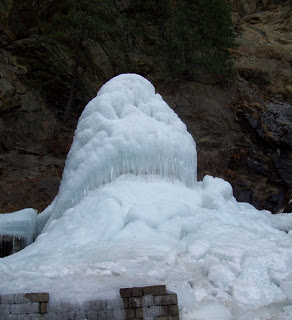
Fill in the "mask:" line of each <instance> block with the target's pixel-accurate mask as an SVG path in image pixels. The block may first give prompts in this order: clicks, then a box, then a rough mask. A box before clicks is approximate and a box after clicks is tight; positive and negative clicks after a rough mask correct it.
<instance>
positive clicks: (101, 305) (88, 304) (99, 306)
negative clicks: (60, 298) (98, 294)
mask: <svg viewBox="0 0 292 320" xmlns="http://www.w3.org/2000/svg"><path fill="white" fill-rule="evenodd" d="M81 309H83V310H88V311H89V310H91V311H98V310H106V309H107V301H106V300H90V301H85V302H84V303H83V304H82V306H81Z"/></svg>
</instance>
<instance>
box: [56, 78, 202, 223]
mask: <svg viewBox="0 0 292 320" xmlns="http://www.w3.org/2000/svg"><path fill="white" fill-rule="evenodd" d="M196 164H197V155H196V145H195V142H194V140H193V139H192V137H191V135H190V134H189V133H188V132H187V129H186V126H185V125H184V124H183V123H182V122H181V120H180V119H179V118H178V116H177V115H176V114H175V113H174V112H173V110H172V109H170V108H169V106H168V105H167V104H166V103H165V102H164V101H163V99H162V98H161V96H160V95H159V94H155V88H154V87H153V85H152V84H151V83H150V82H149V81H148V80H146V79H145V78H143V77H141V76H139V75H136V74H123V75H119V76H117V77H115V78H113V79H111V80H110V81H108V82H107V83H106V84H105V85H104V86H103V87H102V88H101V89H100V91H99V92H98V94H97V96H96V98H94V99H93V100H91V101H90V102H89V103H88V105H87V106H86V108H85V109H84V111H83V113H82V115H81V117H80V119H79V122H78V126H77V129H76V132H75V137H74V141H73V144H72V146H71V149H70V152H69V154H68V157H67V160H66V165H65V169H64V172H63V178H62V182H61V185H60V189H59V194H58V197H57V199H56V205H55V207H54V209H53V210H52V213H51V219H50V221H51V220H53V219H58V218H59V217H60V216H61V215H62V214H63V212H64V211H65V210H66V209H68V208H70V207H73V206H74V205H75V204H76V203H78V201H79V200H80V199H82V198H83V197H84V196H85V195H86V194H87V193H88V191H89V190H92V189H94V188H96V187H98V186H100V185H102V184H104V183H109V182H111V181H114V180H115V179H116V178H117V177H119V176H120V175H122V174H127V173H133V174H136V175H141V174H147V175H149V174H157V175H160V176H162V177H173V178H175V179H178V180H180V181H182V182H183V183H185V184H186V185H187V186H188V187H193V186H194V184H195V182H196V178H197V177H196V174H197V168H196Z"/></svg>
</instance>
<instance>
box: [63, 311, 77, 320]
mask: <svg viewBox="0 0 292 320" xmlns="http://www.w3.org/2000/svg"><path fill="white" fill-rule="evenodd" d="M74 319H75V312H63V313H62V320H74Z"/></svg>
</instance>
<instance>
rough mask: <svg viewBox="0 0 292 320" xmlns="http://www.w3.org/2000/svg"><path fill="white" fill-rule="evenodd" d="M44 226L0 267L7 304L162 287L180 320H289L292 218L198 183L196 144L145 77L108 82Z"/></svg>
mask: <svg viewBox="0 0 292 320" xmlns="http://www.w3.org/2000/svg"><path fill="white" fill-rule="evenodd" d="M164 157H165V158H164ZM192 165H193V167H192ZM49 217H50V218H49ZM48 218H49V220H48V222H47V225H46V227H45V229H44V231H43V232H42V233H41V234H40V236H39V237H38V238H37V239H36V241H35V242H34V243H33V244H32V245H30V246H29V247H27V248H25V249H24V250H23V251H21V252H19V253H17V254H15V255H12V256H9V257H6V258H4V259H0V293H3V292H5V293H10V292H17V291H18V292H32V291H48V292H50V294H51V295H52V296H53V297H54V299H57V298H58V299H61V300H74V299H76V297H78V299H79V300H82V299H83V300H86V299H90V298H96V297H106V298H109V297H117V296H118V295H119V291H118V289H119V288H120V287H125V286H129V287H131V286H143V285H152V284H159V283H163V284H166V285H167V287H168V289H169V290H172V291H175V292H177V294H178V298H179V306H180V311H181V318H182V319H185V320H186V319H188V320H191V319H208V320H212V319H213V320H215V319H240V320H247V319H250V320H252V319H260V318H262V319H282V320H288V319H291V317H290V316H291V304H292V293H291V292H292V281H291V279H292V276H291V275H292V236H291V235H292V234H291V232H292V231H291V230H290V229H291V226H292V225H291V218H290V215H288V214H281V215H279V216H277V215H272V214H271V213H270V212H268V211H258V210H256V209H255V208H254V207H253V206H251V205H249V204H246V203H238V202H237V201H236V200H235V198H234V197H233V195H232V188H231V185H230V184H229V183H228V182H226V181H224V180H222V179H219V178H214V177H211V176H206V177H205V178H204V179H203V181H199V182H197V181H196V151H195V144H194V142H193V141H192V138H191V136H190V135H189V134H188V133H187V131H186V128H185V126H184V125H183V124H182V123H181V122H180V120H179V119H178V118H177V116H176V115H175V114H174V113H173V112H172V111H170V109H169V107H168V106H167V105H166V104H165V102H163V100H162V99H161V97H160V96H159V95H157V94H156V95H155V93H154V88H153V87H152V85H151V84H150V83H149V82H148V81H147V80H145V79H143V78H142V77H140V76H136V75H122V76H119V77H116V78H114V79H113V80H111V81H109V82H108V83H107V84H106V85H105V86H104V87H103V88H102V89H101V91H100V92H99V93H98V95H97V97H96V98H95V99H94V100H93V101H92V102H90V103H89V105H88V106H87V107H86V109H85V110H84V113H83V114H82V116H81V119H80V120H79V124H78V128H77V130H76V135H75V139H74V142H73V145H72V149H71V151H70V153H69V155H68V159H67V162H66V167H65V169H64V174H63V180H62V183H61V186H60V192H59V195H58V196H57V198H56V199H55V200H54V202H53V203H52V204H51V206H49V207H48V208H47V209H46V210H45V211H44V212H43V213H42V214H40V215H39V218H38V224H39V226H42V225H43V224H44V222H45V221H46V220H47V219H48ZM283 230H285V231H283Z"/></svg>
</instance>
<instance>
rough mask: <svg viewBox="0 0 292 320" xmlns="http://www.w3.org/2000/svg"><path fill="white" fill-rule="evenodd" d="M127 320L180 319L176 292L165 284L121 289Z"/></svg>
mask: <svg viewBox="0 0 292 320" xmlns="http://www.w3.org/2000/svg"><path fill="white" fill-rule="evenodd" d="M120 294H121V297H122V298H123V303H124V308H125V317H126V320H130V319H133V320H179V311H178V305H177V295H176V293H173V292H169V291H167V290H166V287H165V286H164V285H160V286H150V287H134V288H123V289H120Z"/></svg>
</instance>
